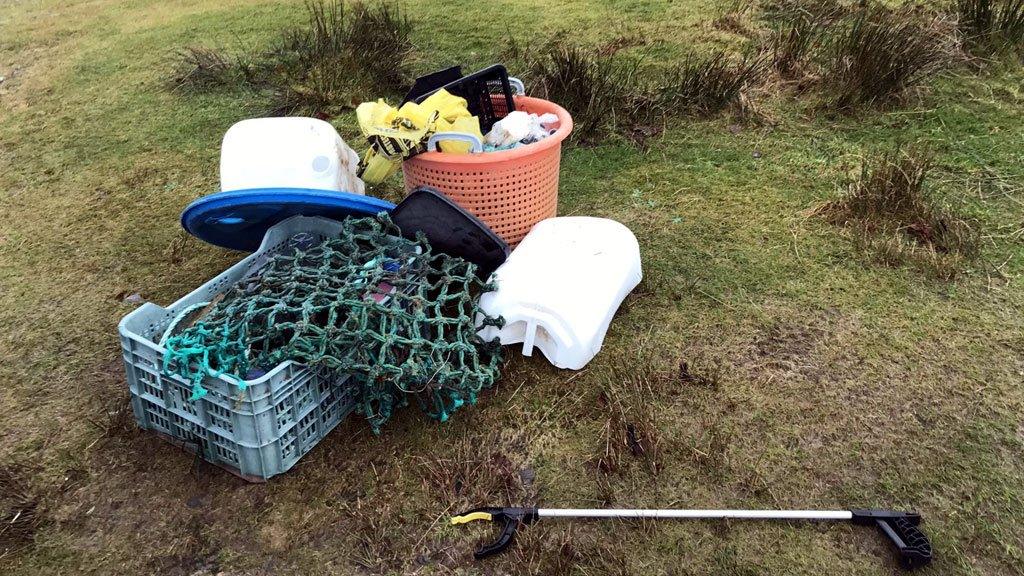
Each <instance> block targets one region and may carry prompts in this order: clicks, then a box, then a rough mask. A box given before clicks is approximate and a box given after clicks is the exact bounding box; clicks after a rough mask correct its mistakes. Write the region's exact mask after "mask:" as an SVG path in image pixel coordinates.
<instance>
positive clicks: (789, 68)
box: [762, 0, 959, 112]
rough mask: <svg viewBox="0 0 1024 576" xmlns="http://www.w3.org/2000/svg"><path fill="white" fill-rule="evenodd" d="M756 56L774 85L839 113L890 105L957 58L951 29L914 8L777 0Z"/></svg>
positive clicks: (946, 21) (927, 11) (929, 12)
mask: <svg viewBox="0 0 1024 576" xmlns="http://www.w3.org/2000/svg"><path fill="white" fill-rule="evenodd" d="M763 15H764V17H765V19H766V20H767V21H768V23H769V25H770V33H769V34H768V37H767V40H766V42H765V44H764V45H763V48H762V51H763V52H764V53H765V54H767V57H768V58H769V60H770V62H771V68H772V69H773V70H774V72H775V73H776V74H777V75H778V77H779V79H781V80H783V81H786V82H787V83H794V82H795V83H797V84H798V86H799V87H800V88H801V89H807V88H817V89H818V91H819V92H820V93H822V94H823V95H824V98H823V105H824V106H823V107H824V108H825V109H831V110H836V111H840V112H849V111H852V110H854V109H857V108H860V107H863V106H870V105H883V104H887V103H891V102H893V101H895V100H898V99H899V98H901V97H902V96H904V95H906V94H907V93H908V92H909V91H911V90H912V89H914V88H916V87H918V86H920V85H922V84H923V83H924V81H925V80H927V79H928V78H930V77H932V76H933V75H935V74H937V73H938V72H940V71H942V70H944V69H945V68H947V67H949V66H950V65H952V64H953V63H954V62H955V61H956V60H957V58H958V51H959V41H958V39H957V35H956V30H955V26H954V24H953V23H952V21H951V20H950V19H949V18H948V17H947V16H945V15H943V14H941V13H939V12H937V11H934V10H930V9H926V8H922V7H920V6H914V5H908V6H904V7H900V8H891V7H889V6H887V5H884V4H881V3H876V2H862V3H860V4H859V5H856V6H854V5H849V4H846V3H841V2H837V1H835V0H778V1H777V2H775V3H774V4H769V5H768V6H766V7H765V11H764V12H763Z"/></svg>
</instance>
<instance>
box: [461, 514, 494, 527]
mask: <svg viewBox="0 0 1024 576" xmlns="http://www.w3.org/2000/svg"><path fill="white" fill-rule="evenodd" d="M492 516H493V515H492V514H491V513H490V512H469V513H468V514H462V515H460V516H452V526H454V525H456V524H465V523H467V522H475V521H476V520H486V521H487V522H490V521H491V520H493V518H492Z"/></svg>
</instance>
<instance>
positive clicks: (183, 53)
mask: <svg viewBox="0 0 1024 576" xmlns="http://www.w3.org/2000/svg"><path fill="white" fill-rule="evenodd" d="M174 59H175V61H176V68H175V71H174V74H173V76H172V77H171V82H170V84H171V87H172V88H181V89H191V90H197V91H202V90H212V89H215V88H221V87H225V86H231V85H233V84H237V83H238V80H239V76H238V74H237V72H238V69H237V67H236V62H235V61H234V60H233V59H232V58H231V57H230V56H228V55H226V54H224V53H223V52H221V51H220V50H214V49H212V48H204V47H202V46H189V47H186V48H182V49H180V50H178V51H177V52H176V53H175V55H174Z"/></svg>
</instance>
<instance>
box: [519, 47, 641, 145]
mask: <svg viewBox="0 0 1024 576" xmlns="http://www.w3.org/2000/svg"><path fill="white" fill-rule="evenodd" d="M512 46H513V48H512V49H511V51H510V56H511V58H513V59H517V60H520V61H522V62H523V65H524V68H525V70H526V78H527V80H528V81H529V85H530V88H531V91H532V92H533V93H535V94H537V95H538V96H540V97H541V98H544V99H546V100H551V101H552V102H557V103H558V104H559V105H560V106H562V107H563V108H565V109H566V110H568V111H569V113H570V114H572V120H573V135H572V138H573V139H574V140H576V141H578V142H582V143H588V144H589V143H594V142H596V141H598V140H601V139H603V138H606V137H608V136H609V135H611V134H614V133H628V132H630V131H632V130H633V129H634V128H636V127H637V126H639V125H642V124H644V123H646V122H649V121H650V120H651V119H652V118H653V117H655V116H656V115H657V114H656V110H654V109H653V108H652V103H651V100H650V98H649V97H648V96H647V92H648V91H647V89H646V88H645V86H644V82H643V80H642V79H641V78H640V75H639V73H638V68H639V66H638V64H636V63H632V62H627V61H626V60H623V59H621V58H616V57H615V56H614V52H607V51H605V50H603V49H594V50H591V49H587V48H582V47H580V46H575V45H570V44H564V43H560V42H554V43H550V44H548V45H546V46H545V47H543V48H541V49H540V50H538V51H530V50H528V49H522V48H520V47H519V45H517V44H515V43H513V44H512Z"/></svg>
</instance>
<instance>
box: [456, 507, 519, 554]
mask: <svg viewBox="0 0 1024 576" xmlns="http://www.w3.org/2000/svg"><path fill="white" fill-rule="evenodd" d="M478 520H482V521H487V522H501V523H502V526H501V534H500V535H499V536H498V539H497V540H495V541H494V542H491V543H490V544H485V545H483V546H481V547H480V548H478V549H477V550H476V551H475V552H473V557H474V558H476V559H477V560H483V559H484V558H488V557H490V556H494V555H496V554H501V553H502V552H504V551H505V550H506V549H507V548H508V547H509V545H511V544H512V541H513V540H515V537H516V531H517V530H519V526H520V525H522V524H532V523H533V522H535V521H536V520H537V509H536V508H474V509H472V510H469V511H467V512H464V513H462V514H459V515H458V516H453V517H452V519H451V523H452V525H457V524H466V523H468V522H474V521H478Z"/></svg>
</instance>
